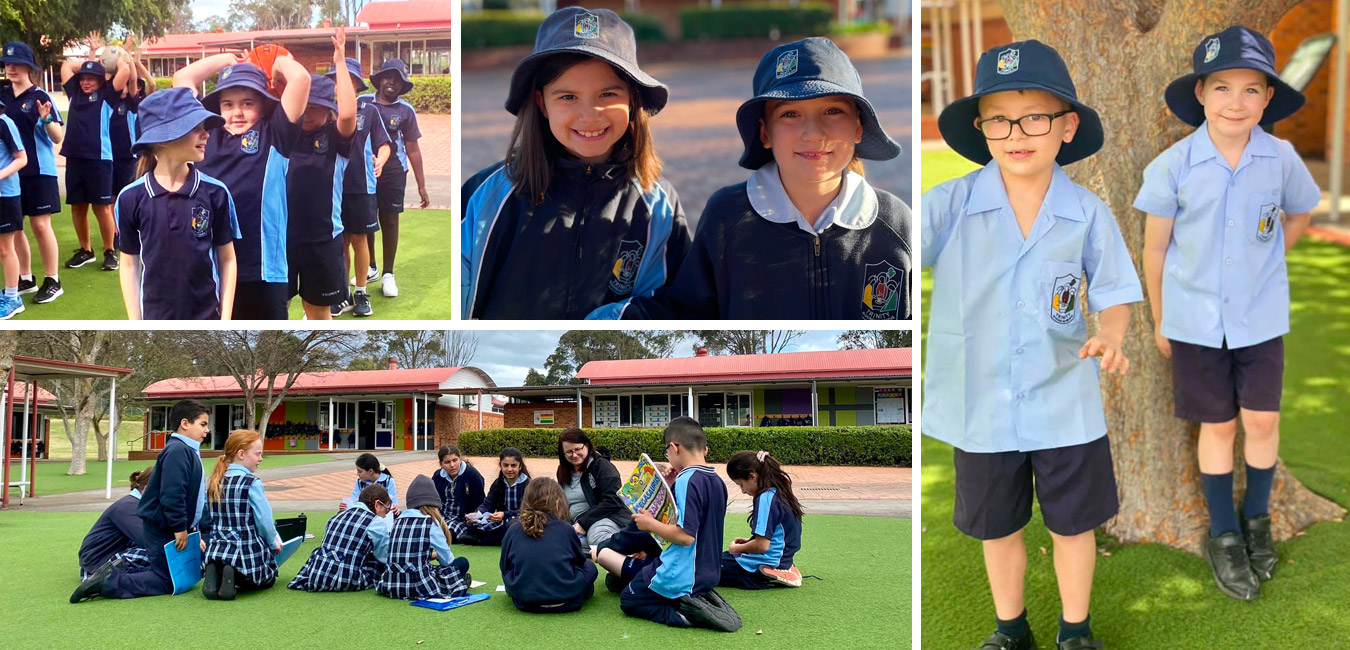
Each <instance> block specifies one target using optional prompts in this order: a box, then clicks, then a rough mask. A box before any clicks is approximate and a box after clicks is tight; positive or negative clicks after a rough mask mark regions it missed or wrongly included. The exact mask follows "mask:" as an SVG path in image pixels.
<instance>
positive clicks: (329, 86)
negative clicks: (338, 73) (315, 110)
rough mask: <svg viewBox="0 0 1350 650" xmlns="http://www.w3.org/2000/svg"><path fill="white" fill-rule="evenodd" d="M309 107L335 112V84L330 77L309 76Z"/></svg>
mask: <svg viewBox="0 0 1350 650" xmlns="http://www.w3.org/2000/svg"><path fill="white" fill-rule="evenodd" d="M308 103H309V105H310V106H322V107H324V108H326V109H328V110H330V111H333V112H337V109H338V108H337V82H336V81H333V78H332V77H324V76H320V75H317V74H312V75H309V102H308Z"/></svg>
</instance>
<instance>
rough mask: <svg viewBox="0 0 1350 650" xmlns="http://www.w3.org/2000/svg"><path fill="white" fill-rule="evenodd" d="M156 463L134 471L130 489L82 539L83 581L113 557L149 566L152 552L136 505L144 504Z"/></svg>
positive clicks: (126, 563) (136, 565)
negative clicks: (146, 541) (147, 548)
mask: <svg viewBox="0 0 1350 650" xmlns="http://www.w3.org/2000/svg"><path fill="white" fill-rule="evenodd" d="M153 472H154V468H153V467H147V468H145V469H143V470H140V471H138V472H132V473H131V479H130V480H131V493H130V494H128V495H126V496H124V497H122V498H120V499H118V500H116V501H114V502H113V504H112V505H110V506H108V508H107V509H106V510H104V511H103V514H101V515H99V516H98V521H96V522H94V527H93V528H90V529H89V532H88V533H86V534H85V536H84V541H83V542H81V543H80V581H82V582H83V581H84V580H87V579H88V578H89V576H90V574H92V573H94V572H95V571H97V570H98V568H99V567H100V566H103V564H104V563H105V562H107V561H109V560H112V559H114V558H118V557H120V558H122V562H123V565H124V566H125V567H126V568H128V569H132V568H138V569H148V568H150V555H149V552H147V551H146V550H145V535H144V532H145V528H144V527H143V526H142V524H141V518H140V517H138V516H136V508H137V507H138V506H140V504H141V493H142V492H144V491H145V486H146V484H147V483H149V482H150V475H151V474H152V473H153Z"/></svg>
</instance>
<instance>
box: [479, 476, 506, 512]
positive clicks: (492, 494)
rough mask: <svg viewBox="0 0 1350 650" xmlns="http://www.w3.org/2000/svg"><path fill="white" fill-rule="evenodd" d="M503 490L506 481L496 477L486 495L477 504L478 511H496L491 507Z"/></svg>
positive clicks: (504, 489)
mask: <svg viewBox="0 0 1350 650" xmlns="http://www.w3.org/2000/svg"><path fill="white" fill-rule="evenodd" d="M505 491H506V483H505V482H504V481H503V480H502V479H501V477H497V480H495V481H493V482H492V489H490V490H488V492H487V496H486V497H484V498H483V502H482V503H480V504H478V512H489V513H491V512H496V510H493V509H492V507H493V504H494V503H496V502H497V501H498V500H499V499H501V498H502V493H503V492H505Z"/></svg>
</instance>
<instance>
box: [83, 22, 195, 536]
mask: <svg viewBox="0 0 1350 650" xmlns="http://www.w3.org/2000/svg"><path fill="white" fill-rule="evenodd" d="M86 38H87V39H88V41H89V54H90V56H93V54H94V51H95V50H97V49H98V48H100V47H103V38H102V36H101V35H100V34H99V31H98V30H97V29H95V30H92V31H90V32H89V36H88V37H86ZM178 550H180V551H181V550H183V549H181V548H180V549H178Z"/></svg>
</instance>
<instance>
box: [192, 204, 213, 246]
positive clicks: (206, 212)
mask: <svg viewBox="0 0 1350 650" xmlns="http://www.w3.org/2000/svg"><path fill="white" fill-rule="evenodd" d="M210 230H211V210H210V209H208V208H207V207H206V206H201V205H195V206H192V234H194V235H196V236H197V239H201V238H202V237H205V236H206V233H208V232H210Z"/></svg>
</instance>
